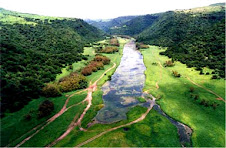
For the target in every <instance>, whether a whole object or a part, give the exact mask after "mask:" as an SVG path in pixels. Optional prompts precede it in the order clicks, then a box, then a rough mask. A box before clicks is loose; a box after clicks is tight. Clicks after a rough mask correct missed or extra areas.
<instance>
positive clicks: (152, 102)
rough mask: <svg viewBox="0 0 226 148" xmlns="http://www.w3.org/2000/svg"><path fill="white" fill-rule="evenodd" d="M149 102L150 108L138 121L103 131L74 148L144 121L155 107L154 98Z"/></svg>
mask: <svg viewBox="0 0 226 148" xmlns="http://www.w3.org/2000/svg"><path fill="white" fill-rule="evenodd" d="M149 102H150V106H149V107H148V109H147V111H146V112H145V113H144V114H142V115H141V116H140V117H139V118H138V119H136V120H134V121H132V122H129V123H127V124H123V125H120V126H116V127H113V128H110V129H108V130H106V131H104V132H102V133H100V134H98V135H96V136H94V137H92V138H90V139H88V140H86V141H84V142H82V143H80V144H78V145H77V146H75V147H81V146H83V145H85V144H87V143H89V142H91V141H93V140H95V139H97V138H99V137H101V136H103V135H105V134H107V133H109V132H111V131H114V130H117V129H119V128H122V127H126V126H129V125H132V124H135V123H137V122H140V121H142V120H144V119H145V118H146V116H147V114H148V113H149V112H150V110H151V109H152V107H153V106H154V105H155V98H153V100H149Z"/></svg>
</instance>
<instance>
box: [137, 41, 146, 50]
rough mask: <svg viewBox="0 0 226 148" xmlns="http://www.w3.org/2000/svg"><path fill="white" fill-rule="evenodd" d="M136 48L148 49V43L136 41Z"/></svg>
mask: <svg viewBox="0 0 226 148" xmlns="http://www.w3.org/2000/svg"><path fill="white" fill-rule="evenodd" d="M136 48H137V49H138V50H139V49H148V48H149V46H148V45H145V44H144V43H139V42H136Z"/></svg>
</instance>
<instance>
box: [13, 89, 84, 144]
mask: <svg viewBox="0 0 226 148" xmlns="http://www.w3.org/2000/svg"><path fill="white" fill-rule="evenodd" d="M86 90H87V89H84V90H81V91H79V92H75V93H73V94H72V95H70V96H69V97H68V98H67V100H66V101H65V103H64V106H63V107H62V109H61V110H60V111H59V112H58V113H57V114H55V115H54V116H53V117H51V118H50V119H48V120H47V121H45V122H44V123H41V124H39V125H37V126H36V127H35V128H33V129H32V130H30V131H28V132H27V133H25V134H24V135H26V134H28V133H30V132H32V131H36V132H34V133H33V134H32V135H30V136H28V137H27V138H25V139H24V140H22V141H21V142H20V143H19V144H17V145H16V147H20V146H21V145H22V144H24V143H25V142H26V141H28V140H29V139H31V138H32V137H33V136H35V135H36V134H38V133H39V132H40V131H41V130H42V129H44V128H45V127H46V126H47V125H49V124H50V123H51V122H53V121H54V120H56V119H57V118H58V117H59V116H61V115H62V114H63V113H64V112H66V111H67V110H68V109H70V108H71V107H72V106H73V107H74V106H76V105H79V104H80V103H82V102H84V100H83V101H81V102H79V103H77V104H75V105H72V106H70V107H68V108H67V104H68V102H69V100H70V98H71V97H72V96H74V95H76V94H80V93H82V92H84V91H86ZM38 128H40V129H38ZM24 135H23V136H24ZM23 136H21V137H19V138H17V139H16V140H18V139H20V138H22V137H23ZM16 140H15V141H16ZM9 145H10V144H9Z"/></svg>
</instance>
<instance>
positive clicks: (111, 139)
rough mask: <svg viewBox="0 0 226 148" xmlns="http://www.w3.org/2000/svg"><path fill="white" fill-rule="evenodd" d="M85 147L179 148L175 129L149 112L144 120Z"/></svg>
mask: <svg viewBox="0 0 226 148" xmlns="http://www.w3.org/2000/svg"><path fill="white" fill-rule="evenodd" d="M84 146H85V147H180V142H179V137H178V134H177V129H176V127H175V126H173V125H172V124H171V123H170V121H168V120H167V119H166V118H164V117H163V116H161V115H160V114H158V113H157V112H156V111H155V110H151V111H150V113H149V114H148V115H147V116H146V118H145V119H144V120H143V121H141V122H138V123H135V124H132V125H130V126H127V127H126V130H125V128H120V129H117V130H115V131H112V132H109V133H107V134H106V135H103V136H102V137H100V138H98V139H96V140H94V141H92V142H90V143H88V144H86V145H84Z"/></svg>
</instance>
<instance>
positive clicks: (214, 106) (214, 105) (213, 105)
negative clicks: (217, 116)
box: [211, 102, 219, 110]
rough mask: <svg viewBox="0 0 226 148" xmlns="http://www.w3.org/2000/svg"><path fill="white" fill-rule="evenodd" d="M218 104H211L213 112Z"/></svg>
mask: <svg viewBox="0 0 226 148" xmlns="http://www.w3.org/2000/svg"><path fill="white" fill-rule="evenodd" d="M218 105H219V104H217V103H216V102H214V103H212V104H211V106H212V107H213V109H214V110H215V109H216V108H217V106H218Z"/></svg>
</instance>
